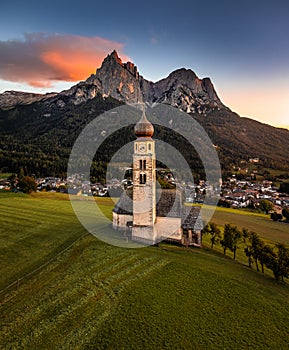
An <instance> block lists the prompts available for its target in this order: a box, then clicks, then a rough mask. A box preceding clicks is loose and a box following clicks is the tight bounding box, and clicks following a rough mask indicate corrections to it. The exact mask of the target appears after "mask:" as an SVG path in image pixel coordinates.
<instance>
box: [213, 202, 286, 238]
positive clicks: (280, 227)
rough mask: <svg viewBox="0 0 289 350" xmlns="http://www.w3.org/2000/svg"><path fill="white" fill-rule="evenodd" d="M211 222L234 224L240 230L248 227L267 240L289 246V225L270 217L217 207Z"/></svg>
mask: <svg viewBox="0 0 289 350" xmlns="http://www.w3.org/2000/svg"><path fill="white" fill-rule="evenodd" d="M211 221H212V222H215V223H216V224H217V225H224V224H225V223H228V224H234V225H236V226H238V227H239V228H240V229H242V228H243V227H246V228H247V229H249V230H250V231H255V232H256V233H257V234H258V235H259V236H261V237H263V238H265V239H267V240H271V241H273V242H282V243H284V244H288V245H289V225H288V224H285V223H281V222H274V221H273V220H271V219H270V215H265V214H260V213H254V212H250V211H246V210H238V209H231V208H220V207H217V209H216V211H215V214H214V216H213V218H212V219H211Z"/></svg>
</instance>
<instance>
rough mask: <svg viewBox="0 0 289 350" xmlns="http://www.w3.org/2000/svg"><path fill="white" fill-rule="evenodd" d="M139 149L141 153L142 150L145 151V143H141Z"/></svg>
mask: <svg viewBox="0 0 289 350" xmlns="http://www.w3.org/2000/svg"><path fill="white" fill-rule="evenodd" d="M139 151H140V152H141V153H144V152H145V151H146V145H145V143H141V144H140V145H139Z"/></svg>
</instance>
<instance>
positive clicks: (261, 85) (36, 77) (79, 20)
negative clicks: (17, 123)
mask: <svg viewBox="0 0 289 350" xmlns="http://www.w3.org/2000/svg"><path fill="white" fill-rule="evenodd" d="M114 49H116V50H117V52H118V54H119V56H120V57H121V58H122V60H123V61H124V62H125V61H127V60H130V61H133V62H134V63H135V64H136V65H137V67H138V70H139V72H140V74H141V75H143V76H144V77H145V78H146V79H148V80H152V81H157V80H159V79H162V78H165V77H166V76H167V75H168V74H169V73H170V72H172V71H173V70H175V69H178V68H181V67H185V68H190V69H192V70H193V71H194V72H195V73H196V74H197V75H198V76H199V77H200V78H204V77H210V78H211V80H212V82H213V84H214V86H215V89H216V91H217V93H218V95H219V97H220V98H221V100H222V102H223V103H224V104H225V105H227V106H228V107H229V108H231V109H232V110H233V111H235V112H237V113H238V114H239V115H241V116H243V117H250V118H253V119H256V120H259V121H261V122H264V123H267V124H271V125H274V126H287V127H288V128H289V1H288V0H273V1H271V0H263V1H261V0H250V1H249V0H242V1H235V0H230V1H229V0H207V1H199V0H198V1H195V0H186V1H184V0H178V1H170V0H167V1H163V0H160V1H157V0H154V1H151V0H147V1H142V2H136V1H131V0H128V1H123V2H120V1H114V0H110V1H101V2H99V1H87V0H82V1H74V0H70V1H67V0H61V1H59V0H58V1H54V0H50V1H46V2H41V1H39V0H37V1H36V0H26V1H23V0H22V1H19V0H14V1H3V2H2V3H1V10H0V93H1V92H4V91H6V90H20V91H29V92H38V93H45V92H51V91H61V90H63V89H66V88H69V87H70V86H72V85H74V84H75V83H76V82H78V81H80V80H85V79H86V78H87V77H88V76H89V75H90V74H92V73H94V72H95V70H96V69H97V68H98V67H99V66H100V64H101V62H102V60H103V59H104V57H106V56H107V54H108V53H110V52H111V51H113V50H114Z"/></svg>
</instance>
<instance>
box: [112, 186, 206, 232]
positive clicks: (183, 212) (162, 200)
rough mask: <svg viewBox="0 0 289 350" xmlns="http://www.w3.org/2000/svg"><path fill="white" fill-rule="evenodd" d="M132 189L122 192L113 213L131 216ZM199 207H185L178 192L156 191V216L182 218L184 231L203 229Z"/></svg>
mask: <svg viewBox="0 0 289 350" xmlns="http://www.w3.org/2000/svg"><path fill="white" fill-rule="evenodd" d="M132 195H133V192H132V189H130V190H127V191H125V192H123V194H122V195H121V197H120V199H119V200H118V202H117V203H116V205H115V207H114V209H113V212H115V213H117V214H123V215H133V200H132ZM199 214H200V207H195V206H185V205H184V204H183V201H182V195H181V192H180V191H178V190H157V193H156V216H157V217H174V218H182V227H183V228H185V229H193V228H194V229H199V230H201V229H202V228H203V223H202V220H201V217H200V215H199Z"/></svg>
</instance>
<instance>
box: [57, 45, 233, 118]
mask: <svg viewBox="0 0 289 350" xmlns="http://www.w3.org/2000/svg"><path fill="white" fill-rule="evenodd" d="M97 93H100V94H101V95H102V96H103V97H107V96H111V97H113V98H115V99H117V100H120V101H123V102H125V103H132V104H133V103H143V102H157V103H167V104H169V105H171V106H174V107H177V108H180V109H181V110H183V111H185V112H188V113H190V112H191V113H206V112H209V111H211V110H214V109H215V108H219V109H220V108H226V107H225V106H224V105H223V104H222V102H221V100H220V99H219V97H218V95H217V93H216V91H215V89H214V86H213V84H212V82H211V80H210V79H209V78H204V79H199V78H198V77H197V75H196V74H195V73H194V72H193V71H192V70H190V69H185V68H181V69H178V70H175V71H174V72H172V73H171V74H170V75H169V76H168V77H167V78H164V79H162V80H160V81H158V82H156V83H153V82H151V81H148V80H146V79H145V78H143V77H142V76H141V75H140V74H139V72H138V70H137V67H136V66H135V65H134V64H133V63H131V62H127V63H123V62H122V61H121V59H120V58H119V57H118V55H117V53H116V51H113V52H112V53H111V54H110V55H108V56H107V57H106V58H105V60H104V61H103V63H102V65H101V67H100V68H99V69H97V71H96V73H95V74H92V75H91V76H90V77H89V78H88V79H87V80H86V81H84V82H80V83H79V84H77V85H75V86H73V87H72V88H71V89H69V90H67V91H64V92H62V93H61V94H63V95H66V96H70V97H71V98H72V99H73V101H74V103H75V104H76V105H77V104H80V103H83V102H86V101H87V100H88V99H92V98H94V97H95V96H96V94H97Z"/></svg>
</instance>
